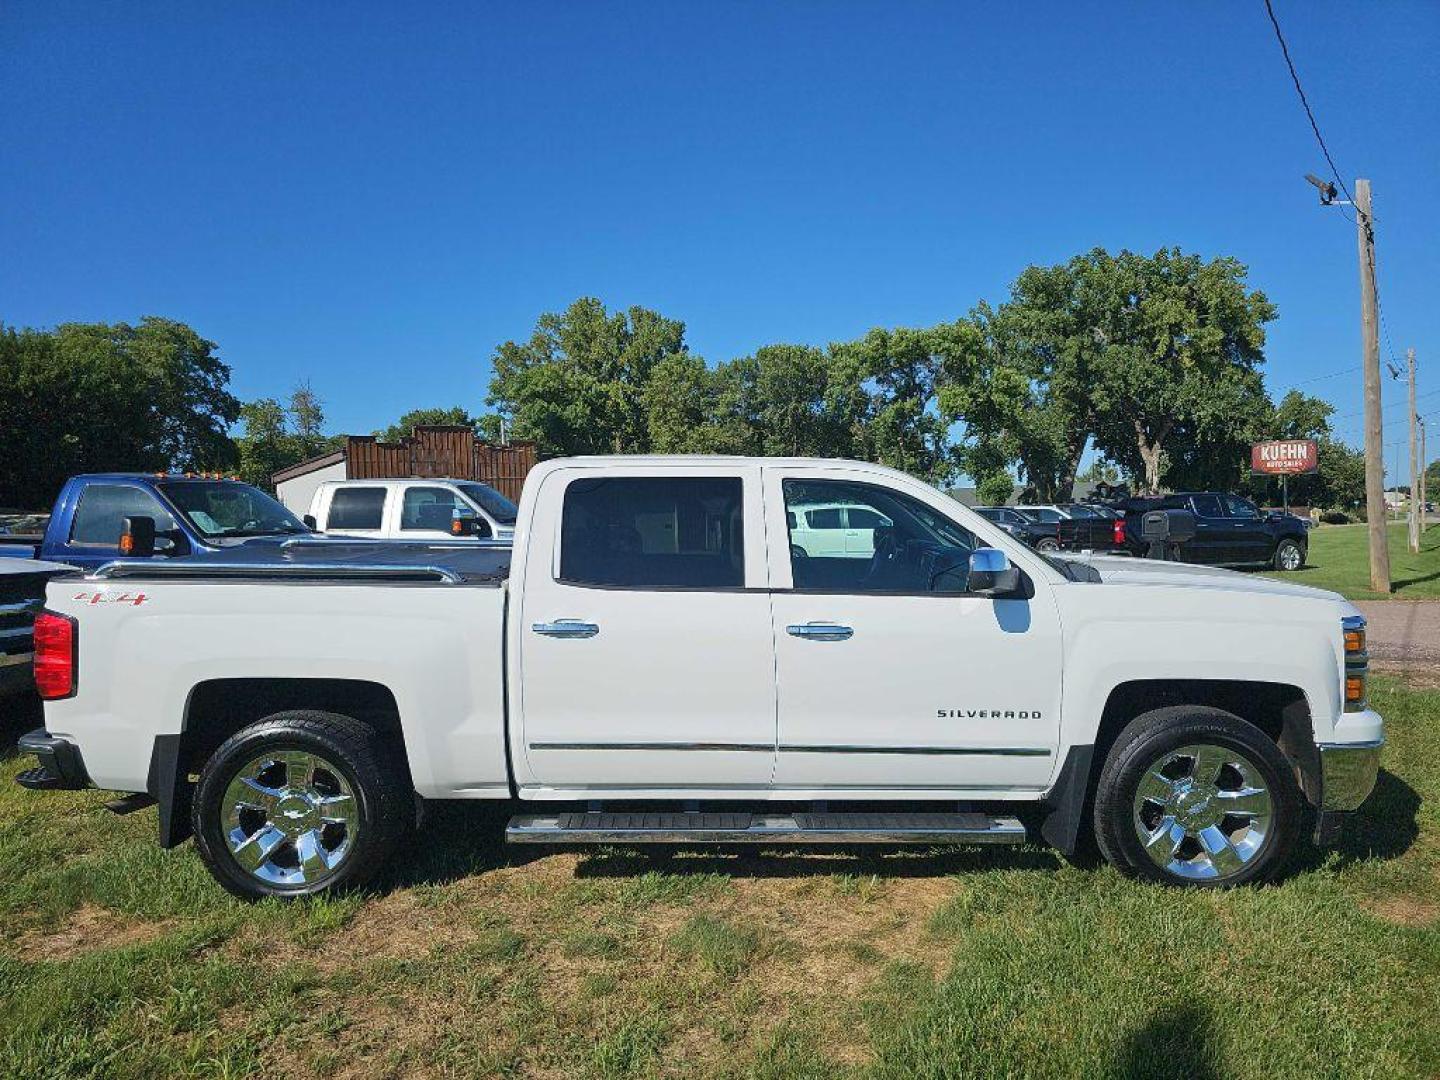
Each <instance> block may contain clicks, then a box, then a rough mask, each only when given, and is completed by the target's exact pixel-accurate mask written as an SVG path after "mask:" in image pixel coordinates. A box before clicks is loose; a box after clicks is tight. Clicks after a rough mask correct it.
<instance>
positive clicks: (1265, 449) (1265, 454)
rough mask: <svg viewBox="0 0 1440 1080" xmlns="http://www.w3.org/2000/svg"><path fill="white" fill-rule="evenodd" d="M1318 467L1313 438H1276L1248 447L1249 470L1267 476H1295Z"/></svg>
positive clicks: (1318, 457)
mask: <svg viewBox="0 0 1440 1080" xmlns="http://www.w3.org/2000/svg"><path fill="white" fill-rule="evenodd" d="M1319 467H1320V455H1319V451H1318V450H1317V449H1316V446H1315V440H1314V439H1278V440H1276V441H1274V442H1262V443H1256V444H1255V445H1254V446H1252V447H1250V471H1251V472H1257V473H1264V474H1266V475H1267V476H1297V475H1299V474H1300V473H1313V472H1314V471H1315V470H1316V469H1317V468H1319Z"/></svg>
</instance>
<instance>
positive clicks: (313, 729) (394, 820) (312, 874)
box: [191, 710, 416, 899]
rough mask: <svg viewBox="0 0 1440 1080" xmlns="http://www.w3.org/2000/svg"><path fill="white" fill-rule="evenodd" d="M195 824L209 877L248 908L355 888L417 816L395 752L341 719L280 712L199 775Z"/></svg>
mask: <svg viewBox="0 0 1440 1080" xmlns="http://www.w3.org/2000/svg"><path fill="white" fill-rule="evenodd" d="M191 813H192V823H193V826H194V830H195V844H196V847H197V849H198V850H199V852H200V858H201V860H202V861H203V862H204V863H205V866H206V869H208V870H209V871H210V873H211V874H212V875H214V877H215V880H216V881H218V882H219V883H220V884H221V885H222V886H224V887H225V888H226V889H227V890H229V891H230V892H232V893H234V894H235V895H236V896H240V897H244V898H245V899H259V898H261V897H266V896H276V897H282V898H294V897H297V896H310V895H313V894H315V893H320V892H328V891H335V890H339V889H346V888H354V887H357V886H359V885H362V884H364V883H365V882H366V881H368V880H370V879H371V878H372V877H374V875H375V874H376V872H378V871H379V870H380V868H381V867H382V866H383V865H384V864H385V863H386V861H387V860H388V859H389V857H390V856H391V855H392V854H393V852H394V851H395V849H396V847H397V846H398V845H399V843H400V841H401V839H402V838H403V837H404V836H405V834H406V833H407V832H408V831H409V829H410V828H411V825H412V823H413V822H414V820H415V817H416V811H415V804H414V793H413V791H412V790H411V787H410V783H409V777H408V775H407V772H406V769H405V767H404V763H403V760H402V759H401V757H400V754H399V752H398V750H397V749H395V748H394V747H393V746H392V744H391V742H390V741H389V740H387V739H386V738H385V737H384V736H382V735H381V733H380V732H378V731H376V730H375V729H374V728H373V727H371V726H369V725H368V724H363V723H361V722H360V721H358V720H355V719H353V718H351V717H349V716H342V715H339V714H338V713H326V712H314V711H309V710H303V711H301V710H297V711H292V712H282V713H276V714H274V715H273V716H269V717H266V718H265V719H264V720H261V721H259V722H257V723H254V724H251V725H250V726H249V727H246V728H243V729H242V730H240V731H239V732H237V733H236V734H234V735H232V736H231V737H230V738H229V739H227V740H226V741H225V742H224V743H223V744H222V745H221V746H220V748H219V749H218V750H216V751H215V753H214V754H213V755H211V757H210V760H209V761H207V762H206V763H205V765H204V768H203V769H201V772H200V783H199V785H198V786H197V788H196V791H195V799H194V804H193V809H192V811H191Z"/></svg>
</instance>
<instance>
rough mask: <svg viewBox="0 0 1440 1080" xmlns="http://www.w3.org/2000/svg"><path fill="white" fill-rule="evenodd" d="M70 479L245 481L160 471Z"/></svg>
mask: <svg viewBox="0 0 1440 1080" xmlns="http://www.w3.org/2000/svg"><path fill="white" fill-rule="evenodd" d="M70 479H71V480H166V481H171V480H179V481H185V480H195V481H200V480H206V481H211V482H214V481H216V480H222V481H225V482H228V483H233V484H241V483H244V481H243V480H241V479H240V478H239V477H238V476H220V475H210V476H205V475H201V474H198V473H188V474H187V473H159V472H95V473H77V474H76V475H75V476H72V477H71V478H70Z"/></svg>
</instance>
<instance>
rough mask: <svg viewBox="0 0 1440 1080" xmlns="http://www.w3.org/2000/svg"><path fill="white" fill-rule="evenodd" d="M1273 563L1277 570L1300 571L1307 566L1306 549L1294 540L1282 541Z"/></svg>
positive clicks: (1276, 548) (1276, 549)
mask: <svg viewBox="0 0 1440 1080" xmlns="http://www.w3.org/2000/svg"><path fill="white" fill-rule="evenodd" d="M1271 563H1272V565H1274V567H1275V569H1276V570H1299V569H1300V568H1301V567H1302V566H1304V565H1305V549H1304V548H1302V547H1301V546H1300V545H1299V544H1297V543H1296V542H1295V541H1294V540H1281V541H1280V543H1278V544H1276V545H1275V555H1274V557H1273V558H1272V559H1271Z"/></svg>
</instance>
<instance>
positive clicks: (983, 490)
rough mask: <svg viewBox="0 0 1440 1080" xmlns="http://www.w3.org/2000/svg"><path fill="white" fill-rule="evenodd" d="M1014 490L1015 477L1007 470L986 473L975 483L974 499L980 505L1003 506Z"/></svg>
mask: <svg viewBox="0 0 1440 1080" xmlns="http://www.w3.org/2000/svg"><path fill="white" fill-rule="evenodd" d="M1014 492H1015V478H1014V477H1012V476H1011V475H1010V474H1009V473H1007V472H991V473H987V474H986V475H985V477H984V479H982V480H980V481H979V482H978V483H977V484H976V485H975V499H976V501H977V503H978V505H980V506H1004V505H1005V504H1006V503H1008V502H1009V501H1010V496H1011V495H1012V494H1014Z"/></svg>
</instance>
